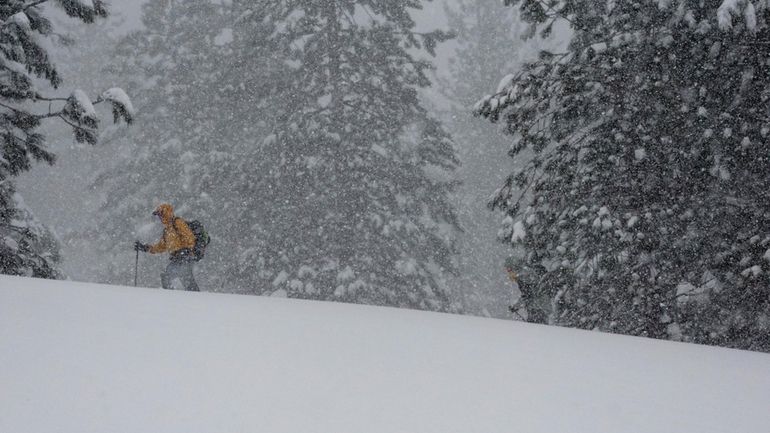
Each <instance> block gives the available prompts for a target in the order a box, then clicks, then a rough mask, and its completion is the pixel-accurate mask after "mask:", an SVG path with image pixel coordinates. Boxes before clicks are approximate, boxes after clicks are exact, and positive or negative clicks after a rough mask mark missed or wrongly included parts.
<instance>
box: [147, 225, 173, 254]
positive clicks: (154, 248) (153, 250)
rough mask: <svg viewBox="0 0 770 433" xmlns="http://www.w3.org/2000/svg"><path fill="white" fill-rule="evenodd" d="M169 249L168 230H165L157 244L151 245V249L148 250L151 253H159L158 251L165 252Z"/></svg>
mask: <svg viewBox="0 0 770 433" xmlns="http://www.w3.org/2000/svg"><path fill="white" fill-rule="evenodd" d="M167 250H168V245H167V244H166V231H165V230H163V236H161V237H160V241H158V243H157V244H155V245H150V249H149V250H147V251H148V252H149V253H150V254H158V253H164V252H166V251H167Z"/></svg>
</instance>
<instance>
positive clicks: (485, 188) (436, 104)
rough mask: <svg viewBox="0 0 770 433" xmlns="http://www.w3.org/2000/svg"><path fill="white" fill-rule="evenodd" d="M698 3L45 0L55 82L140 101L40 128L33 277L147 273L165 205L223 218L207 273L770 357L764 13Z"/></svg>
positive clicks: (158, 266) (22, 180)
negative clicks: (84, 123)
mask: <svg viewBox="0 0 770 433" xmlns="http://www.w3.org/2000/svg"><path fill="white" fill-rule="evenodd" d="M5 3H8V5H6V6H7V8H10V9H8V10H13V8H12V5H11V4H12V3H14V2H5ZM22 3H23V2H22ZM62 3H63V4H65V6H66V4H68V3H69V2H66V1H65V2H62ZM504 3H508V4H504ZM691 3H693V2H686V1H681V2H676V1H662V0H661V1H648V2H614V1H609V2H607V1H566V2H556V1H553V2H551V1H543V2H540V1H533V0H522V1H506V2H503V1H499V0H478V1H473V0H444V1H438V0H437V1H432V2H428V1H417V0H409V1H407V0H404V1H398V2H396V1H394V2H387V3H378V2H371V1H353V0H346V1H341V2H328V1H317V2H315V1H307V2H295V1H279V0H264V1H237V0H232V1H228V0H223V1H215V0H185V1H177V0H164V1H154V2H147V3H144V2H141V1H135V0H132V1H121V2H113V3H112V4H110V5H109V6H110V7H109V10H110V14H109V16H107V17H98V18H99V19H95V20H94V21H95V22H93V23H83V22H82V21H83V20H82V19H81V20H79V19H73V18H71V17H67V16H66V15H65V13H64V12H62V11H60V10H58V9H56V8H54V7H52V6H45V5H44V6H43V7H42V8H43V9H41V10H43V11H44V13H45V15H46V16H47V17H48V19H50V20H51V22H52V26H53V27H54V28H55V29H56V30H55V37H49V38H48V39H49V40H50V41H49V42H48V43H47V44H46V45H45V46H46V50H47V52H48V55H49V56H50V60H51V61H52V62H53V63H54V64H55V65H56V67H57V69H58V74H59V75H60V76H61V77H62V82H63V84H62V85H61V86H59V88H58V89H56V90H53V89H51V90H50V92H49V94H51V95H57V96H58V97H60V98H63V99H66V98H68V97H70V95H71V94H72V92H73V90H74V89H82V90H83V91H84V92H85V93H86V94H88V95H98V94H99V92H102V91H103V90H104V89H108V88H112V87H114V86H119V87H121V88H123V89H125V91H126V93H127V94H128V95H130V97H131V99H132V101H133V105H134V107H136V113H135V115H134V116H133V118H132V119H130V120H131V124H130V125H126V124H125V122H121V123H115V124H112V123H111V122H110V121H109V120H110V119H109V117H111V114H110V113H109V110H107V113H106V114H105V116H104V117H106V118H107V119H106V120H102V121H100V124H99V129H98V133H96V134H97V135H98V140H95V141H96V144H92V143H90V142H89V141H92V140H89V139H82V137H81V139H76V138H77V137H73V133H72V132H73V130H72V125H68V124H67V123H66V122H57V121H50V122H43V123H42V124H41V126H40V127H39V128H38V129H39V132H41V133H42V134H43V135H44V136H45V137H46V148H47V149H48V151H50V153H51V154H55V156H56V158H55V164H53V165H50V166H49V165H48V164H45V163H37V164H33V165H32V166H31V167H30V169H29V170H22V171H24V172H23V173H20V174H18V176H16V175H15V174H14V177H15V179H14V182H15V184H16V187H17V190H18V194H16V195H15V197H16V200H17V204H18V208H19V209H20V210H19V212H21V213H25V215H26V217H27V219H28V220H30V221H34V222H35V224H37V222H39V223H41V224H42V225H41V226H40V230H41V231H40V232H39V233H41V235H40V239H36V241H35V242H36V244H37V245H38V247H39V248H40V249H41V251H43V253H40V254H39V257H44V258H45V259H44V260H45V262H46V263H47V264H50V265H51V266H50V269H48V268H46V269H45V271H39V272H37V271H36V272H37V273H38V275H37V276H45V277H50V278H69V279H73V280H77V281H87V282H100V283H109V284H120V285H131V284H132V283H133V278H134V272H135V268H134V251H133V249H132V245H133V242H134V241H135V240H137V239H139V240H142V241H145V242H149V241H154V240H155V239H157V238H158V237H159V235H160V225H159V224H157V223H156V222H154V221H153V220H152V217H151V215H150V213H151V212H152V210H153V209H154V207H155V206H156V205H157V204H159V203H161V202H170V203H172V204H173V205H174V206H175V207H176V208H177V212H178V214H179V215H181V216H183V217H186V218H194V219H199V220H201V221H203V222H204V223H205V224H206V226H207V229H208V231H209V232H210V234H211V236H212V238H213V243H212V245H211V247H210V248H209V251H207V257H206V259H204V261H202V262H200V263H199V264H198V265H196V278H197V280H198V283H199V285H200V286H201V287H202V288H203V289H204V290H206V291H213V292H227V293H241V294H255V295H271V296H288V297H295V298H303V299H320V300H334V301H343V302H356V303H366V304H374V305H387V306H396V307H404V308H417V309H424V310H432V311H443V312H453V313H462V314H473V315H481V316H487V317H495V318H505V319H511V318H514V319H519V320H529V321H533V322H539V323H548V324H554V325H564V326H572V327H579V328H584V329H595V330H602V331H608V332H618V333H623V334H631V335H641V336H647V337H653V338H663V339H672V340H679V341H690V342H698V343H705V344H715V345H721V346H728V347H737V348H745V349H752V350H761V351H770V333H769V332H768V330H770V280H768V278H770V249H769V248H770V233H768V228H769V227H770V225H768V222H769V220H768V218H770V216H768V215H770V213H768V212H767V209H768V204H770V203H768V201H767V198H768V192H767V191H768V190H767V188H766V186H768V185H767V179H768V178H767V170H766V169H767V161H768V159H767V158H768V156H767V155H768V150H770V149H768V145H767V141H766V136H767V131H770V115H769V114H768V107H767V100H768V97H767V94H768V89H770V87H769V86H768V84H770V78H768V77H770V75H768V74H767V72H769V71H767V68H768V63H769V62H768V61H769V60H770V58H768V56H767V54H766V53H765V51H766V50H764V49H760V48H759V47H762V46H764V45H765V44H766V43H770V32H768V26H767V24H766V21H765V20H766V19H768V18H770V11H768V9H767V7H766V6H764V2H751V1H707V2H700V3H699V4H691ZM754 3H757V4H756V5H755V4H754ZM94 4H96V3H94ZM65 9H66V7H65ZM78 13H80V14H81V15H82V12H78ZM78 13H75V15H78ZM8 14H9V12H7V11H6V15H3V18H4V19H5V21H6V22H11V21H13V20H11V19H10V16H9V15H8ZM71 15H72V14H71ZM81 18H82V16H81ZM33 21H34V20H33ZM86 21H88V19H86ZM13 22H14V23H16V24H14V26H17V27H18V29H16V28H14V29H13V30H8V29H7V28H6V27H4V30H3V32H10V31H14V32H17V31H23V29H22V27H24V26H25V24H24V23H23V22H21V23H19V22H18V20H16V21H13ZM33 24H34V23H33ZM19 29H21V30H19ZM33 30H34V29H33ZM12 36H13V35H12ZM37 80H38V81H41V83H42V82H43V81H44V80H41V79H40V78H39V77H38V79H37ZM44 86H45V83H42V84H41V87H44ZM49 87H50V86H49ZM4 97H5V96H4ZM38 102H39V101H38ZM76 131H77V128H76ZM38 159H39V158H38ZM43 159H45V158H43ZM49 230H50V231H49ZM5 236H10V235H7V234H5ZM506 263H508V264H511V263H513V266H514V267H515V268H516V270H517V273H518V274H519V276H520V280H519V284H518V286H519V287H520V290H521V291H519V289H518V288H516V289H515V288H514V286H513V284H512V282H511V281H510V280H509V279H508V276H507V275H506V273H505V271H504V267H505V266H506ZM164 266H165V260H161V259H160V258H158V257H152V258H151V257H141V259H140V267H139V285H140V286H146V287H157V286H158V284H159V279H158V275H159V274H160V272H161V271H162V268H163V267H164ZM36 269H37V268H36ZM5 271H6V272H8V273H20V274H30V273H34V272H31V271H28V270H26V271H25V270H21V271H18V272H17V271H10V270H8V269H6V270H5ZM41 273H42V274H41ZM43 274H44V275H43ZM517 301H518V303H517ZM522 301H523V302H522ZM512 304H516V305H517V307H520V310H517V311H516V312H514V313H512V312H511V311H509V306H511V305H512Z"/></svg>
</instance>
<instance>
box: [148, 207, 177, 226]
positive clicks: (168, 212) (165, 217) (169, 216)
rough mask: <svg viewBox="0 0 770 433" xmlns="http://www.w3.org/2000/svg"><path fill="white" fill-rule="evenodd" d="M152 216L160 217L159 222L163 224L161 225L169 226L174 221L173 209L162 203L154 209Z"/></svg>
mask: <svg viewBox="0 0 770 433" xmlns="http://www.w3.org/2000/svg"><path fill="white" fill-rule="evenodd" d="M152 214H153V215H160V220H161V222H162V223H163V225H166V226H167V225H169V224H171V221H172V220H173V219H174V208H173V207H171V205H170V204H168V203H163V204H161V205H160V206H158V207H157V209H155V212H153V213H152Z"/></svg>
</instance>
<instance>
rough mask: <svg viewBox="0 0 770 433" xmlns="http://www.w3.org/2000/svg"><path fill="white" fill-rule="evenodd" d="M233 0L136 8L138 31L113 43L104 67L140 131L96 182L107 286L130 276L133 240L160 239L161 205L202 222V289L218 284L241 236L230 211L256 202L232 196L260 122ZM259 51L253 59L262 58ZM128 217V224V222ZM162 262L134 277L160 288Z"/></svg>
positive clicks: (148, 264) (118, 140)
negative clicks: (238, 55)
mask: <svg viewBox="0 0 770 433" xmlns="http://www.w3.org/2000/svg"><path fill="white" fill-rule="evenodd" d="M235 10H236V9H235V6H234V5H233V4H231V3H224V4H223V3H221V2H215V1H210V0H194V1H188V0H184V1H182V0H169V1H164V2H150V3H146V4H145V5H144V6H143V15H142V21H143V24H144V26H143V29H142V30H139V31H136V32H134V33H132V34H130V35H128V36H127V37H126V38H124V39H123V40H122V41H121V42H120V43H119V44H118V47H117V49H116V52H115V54H114V57H115V59H116V61H115V62H114V63H113V64H112V65H111V66H110V69H111V70H112V71H114V72H115V73H116V74H117V75H118V76H119V77H121V80H124V82H125V83H127V84H126V85H127V86H128V88H129V89H131V93H132V94H133V95H134V96H135V99H136V101H137V104H139V105H140V106H141V107H142V112H141V114H140V117H139V119H138V121H139V122H140V123H141V125H142V128H141V129H140V130H137V131H134V132H133V133H132V134H131V135H128V136H120V137H114V143H113V144H112V145H113V146H114V147H115V149H116V155H115V156H114V159H113V162H111V163H108V164H106V165H105V167H104V168H103V169H102V170H101V171H100V174H99V175H98V176H97V179H96V182H95V184H94V186H95V188H96V189H97V190H100V191H103V192H104V193H105V196H106V200H105V202H104V206H103V212H102V215H101V217H100V222H99V224H98V227H97V228H95V229H94V232H93V233H90V234H86V236H87V237H90V238H95V239H97V240H98V241H97V245H99V246H100V248H101V250H102V253H103V256H104V257H108V258H109V260H108V263H107V265H108V266H107V267H106V272H104V273H103V275H102V277H101V278H100V279H101V280H102V281H104V282H108V283H125V282H126V281H131V280H132V279H133V273H134V267H133V262H132V261H131V260H130V256H132V255H133V250H132V248H131V246H132V243H133V241H134V240H135V239H136V238H137V237H140V238H142V239H143V240H145V241H150V240H154V239H153V238H157V237H159V236H160V232H159V231H158V230H159V225H158V226H153V225H151V224H148V223H149V222H150V221H151V220H150V213H151V212H152V210H153V209H154V207H155V206H157V205H158V204H159V203H160V202H166V201H168V202H170V203H172V204H174V205H175V206H176V207H177V213H178V215H179V216H182V217H187V218H190V219H192V218H195V219H199V220H200V221H202V222H204V223H205V224H206V225H207V227H208V229H209V230H210V231H211V233H212V236H213V238H214V242H213V243H212V245H211V250H210V254H208V257H207V258H206V260H205V261H203V262H201V263H200V268H201V269H200V272H199V274H200V275H201V276H202V278H201V280H200V282H201V285H202V286H205V287H208V288H210V289H214V290H216V289H221V288H223V286H224V284H223V278H222V276H223V275H224V274H225V273H226V272H227V266H228V264H229V263H230V262H232V261H233V255H232V254H233V251H235V250H236V249H237V248H238V247H237V245H238V244H239V243H240V241H241V239H242V237H243V230H242V229H241V228H240V227H239V226H238V224H237V219H236V217H237V215H236V213H237V212H239V211H240V209H242V208H251V207H253V206H255V205H256V204H255V200H257V199H258V198H257V197H249V196H244V195H241V194H239V191H238V190H237V184H236V181H235V177H237V175H238V173H237V169H236V166H237V165H239V164H241V163H242V162H243V161H249V160H254V159H255V158H256V155H255V154H254V150H255V149H256V146H255V142H256V141H257V138H254V136H255V135H258V133H257V132H256V131H258V130H259V127H260V126H259V125H260V124H259V122H258V121H255V122H251V121H246V120H244V118H245V117H247V115H248V117H249V119H253V117H252V115H251V112H252V111H255V110H256V108H257V104H250V101H253V100H255V99H256V98H253V96H254V95H253V93H252V89H250V88H246V84H247V83H246V81H245V80H243V81H242V77H241V76H239V74H244V76H247V73H248V71H244V68H242V67H240V66H239V65H238V64H237V62H236V60H235V59H234V58H233V55H232V54H233V46H234V45H235V44H236V42H237V41H234V40H233V27H234V25H236V23H235V21H236V18H237V15H236V14H235ZM263 57H264V56H261V57H260V58H256V59H254V60H255V62H256V61H259V60H261V59H262V58H263ZM125 221H129V223H128V224H126V223H125ZM163 266H164V264H163V263H162V260H155V261H143V262H142V272H141V273H140V274H141V275H140V283H142V284H145V285H157V284H158V275H159V274H160V271H161V269H162V267H163Z"/></svg>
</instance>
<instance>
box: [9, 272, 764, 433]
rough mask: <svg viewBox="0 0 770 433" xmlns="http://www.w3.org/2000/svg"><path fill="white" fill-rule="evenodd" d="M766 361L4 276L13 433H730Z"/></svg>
mask: <svg viewBox="0 0 770 433" xmlns="http://www.w3.org/2000/svg"><path fill="white" fill-rule="evenodd" d="M768 408H770V356H768V355H765V354H759V353H750V352H742V351H735V350H726V349H717V348H710V347H703V346H696V345H687V344H679V343H671V342H661V341H652V340H646V339H641V338H631V337H621V336H614V335H606V334H598V333H590V332H582V331H575V330H568V329H554V328H549V327H544V326H537V325H528V324H522V323H515V322H506V321H499V320H488V319H479V318H472V317H462V316H451V315H443V314H433V313H424V312H417V311H404V310H395V309H388V308H374V307H363V306H353V305H341V304H331V303H315V302H303V301H294V300H287V299H274V298H257V297H247V296H235V295H215V294H206V293H181V292H171V291H161V290H151V289H134V288H122V287H112V286H99V285H91V284H81V283H72V282H52V281H44V280H33V279H23V278H15V277H6V276H0V432H7V433H37V432H66V433H88V432H94V433H96V432H99V433H102V432H114V433H118V432H126V433H129V432H131V433H133V432H159V433H160V432H163V433H177V432H178V433H195V432H208V433H236V432H263V433H268V432H269V433H284V432H285V433H302V432H308V433H310V432H312V433H323V432H329V433H342V432H350V433H354V432H355V433H361V432H414V433H426V432H437V433H438V432H441V433H448V432H463V433H473V432H527V433H538V432H543V433H546V432H547V433H555V432H576V433H581V432H590V433H602V432H607V433H610V432H611V433H622V432H698V433H702V432H725V433H734V432H741V433H750V432H757V433H760V432H761V433H764V432H766V431H767V428H768V425H770V410H769V409H768Z"/></svg>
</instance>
